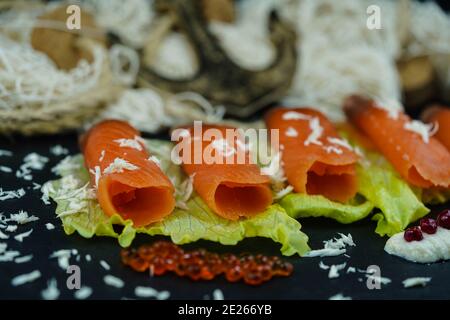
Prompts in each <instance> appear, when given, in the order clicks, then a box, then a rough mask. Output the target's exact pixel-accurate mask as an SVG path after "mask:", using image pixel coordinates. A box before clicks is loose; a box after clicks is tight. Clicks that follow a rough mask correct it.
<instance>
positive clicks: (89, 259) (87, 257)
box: [85, 254, 92, 262]
mask: <svg viewBox="0 0 450 320" xmlns="http://www.w3.org/2000/svg"><path fill="white" fill-rule="evenodd" d="M85 258H86V261H87V262H90V261H91V259H92V258H91V255H90V254H87V255H86V256H85Z"/></svg>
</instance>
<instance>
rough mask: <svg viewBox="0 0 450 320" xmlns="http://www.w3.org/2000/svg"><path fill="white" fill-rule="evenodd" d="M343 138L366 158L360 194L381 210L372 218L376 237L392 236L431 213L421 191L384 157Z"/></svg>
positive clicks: (360, 174)
mask: <svg viewBox="0 0 450 320" xmlns="http://www.w3.org/2000/svg"><path fill="white" fill-rule="evenodd" d="M343 135H344V136H346V137H347V138H348V140H349V141H350V143H351V144H353V146H354V147H355V148H357V149H358V150H359V151H360V152H361V153H362V155H363V159H362V160H360V162H359V164H358V165H357V167H356V173H357V176H358V183H359V189H358V193H359V194H361V195H362V196H364V197H365V198H366V199H367V200H368V201H370V202H371V203H372V204H373V205H374V206H375V207H376V208H378V209H379V210H380V212H377V213H376V214H374V215H373V217H372V219H373V220H375V221H377V227H376V229H375V232H376V233H378V234H379V235H380V236H384V235H388V236H392V235H394V234H396V233H398V232H401V231H403V230H404V229H405V228H406V227H407V226H408V225H409V224H410V223H411V222H414V221H416V220H417V219H419V218H421V217H423V216H425V215H427V214H428V213H429V211H430V210H429V209H428V208H427V207H425V205H424V204H423V203H422V202H421V201H420V198H419V197H418V196H417V193H418V189H417V188H415V187H412V186H410V185H409V184H408V183H407V182H406V181H405V180H403V178H402V177H401V176H400V175H399V174H398V173H397V171H396V170H395V169H394V168H393V167H392V165H391V164H390V163H389V162H388V161H387V160H386V158H384V156H382V155H381V154H379V153H377V152H374V151H369V150H365V149H364V148H363V147H362V146H361V145H358V144H357V143H356V142H355V139H351V137H349V135H348V134H347V133H345V132H344V133H343Z"/></svg>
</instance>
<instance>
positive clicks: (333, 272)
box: [328, 262, 347, 279]
mask: <svg viewBox="0 0 450 320" xmlns="http://www.w3.org/2000/svg"><path fill="white" fill-rule="evenodd" d="M346 266H347V263H346V262H344V263H342V264H337V265H336V264H332V265H331V267H330V271H329V272H328V278H329V279H335V278H339V271H341V270H343V269H344V268H345V267H346Z"/></svg>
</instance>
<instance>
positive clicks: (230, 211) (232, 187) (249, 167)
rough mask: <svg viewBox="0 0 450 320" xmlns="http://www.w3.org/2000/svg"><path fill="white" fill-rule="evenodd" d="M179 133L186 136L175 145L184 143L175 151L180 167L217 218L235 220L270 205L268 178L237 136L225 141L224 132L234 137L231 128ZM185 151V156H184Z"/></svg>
mask: <svg viewBox="0 0 450 320" xmlns="http://www.w3.org/2000/svg"><path fill="white" fill-rule="evenodd" d="M182 130H184V132H185V133H186V134H185V135H183V140H181V141H180V142H179V144H178V146H180V145H181V143H183V144H184V149H183V150H181V152H179V155H180V156H181V157H182V161H181V163H182V168H183V170H184V171H185V172H186V174H188V175H189V176H192V177H193V186H194V189H195V191H196V192H197V193H198V195H199V196H200V197H201V198H202V199H203V200H204V201H205V203H206V204H207V205H208V207H209V208H211V209H212V210H213V211H214V212H215V213H216V214H217V215H219V216H221V217H223V218H226V219H229V220H238V219H239V217H251V216H254V215H255V214H257V213H261V212H263V211H264V210H265V209H266V208H267V207H268V206H269V205H271V204H272V191H271V189H270V187H269V184H270V179H269V177H268V176H265V175H262V174H261V173H260V169H259V167H258V166H257V165H256V164H254V163H252V162H251V161H250V156H249V153H248V150H247V151H246V150H245V147H244V144H243V141H242V140H241V139H240V138H239V137H238V136H235V137H234V138H233V137H232V138H230V139H226V134H227V130H228V132H229V133H233V134H235V133H236V132H237V130H236V129H235V128H232V127H225V126H213V125H203V126H202V132H197V131H196V130H194V128H193V127H187V128H182ZM207 130H208V132H215V133H216V135H214V136H213V137H210V138H206V135H205V136H203V133H205V132H207ZM210 130H215V131H210ZM203 137H204V138H203ZM221 137H222V138H221ZM242 148H243V149H242ZM187 150H190V151H189V152H190V155H189V156H186V154H185V152H187ZM238 151H239V153H240V154H241V155H242V157H241V156H238ZM208 155H210V157H208ZM204 156H205V157H204ZM213 157H214V159H213ZM196 159H197V161H195V160H196ZM219 159H221V160H219ZM238 160H240V162H238Z"/></svg>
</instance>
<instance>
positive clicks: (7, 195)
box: [0, 188, 25, 201]
mask: <svg viewBox="0 0 450 320" xmlns="http://www.w3.org/2000/svg"><path fill="white" fill-rule="evenodd" d="M24 195H25V190H24V189H23V188H20V189H18V190H10V191H4V190H3V189H2V188H0V201H4V200H9V199H14V198H17V199H19V198H22V197H23V196H24Z"/></svg>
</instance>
